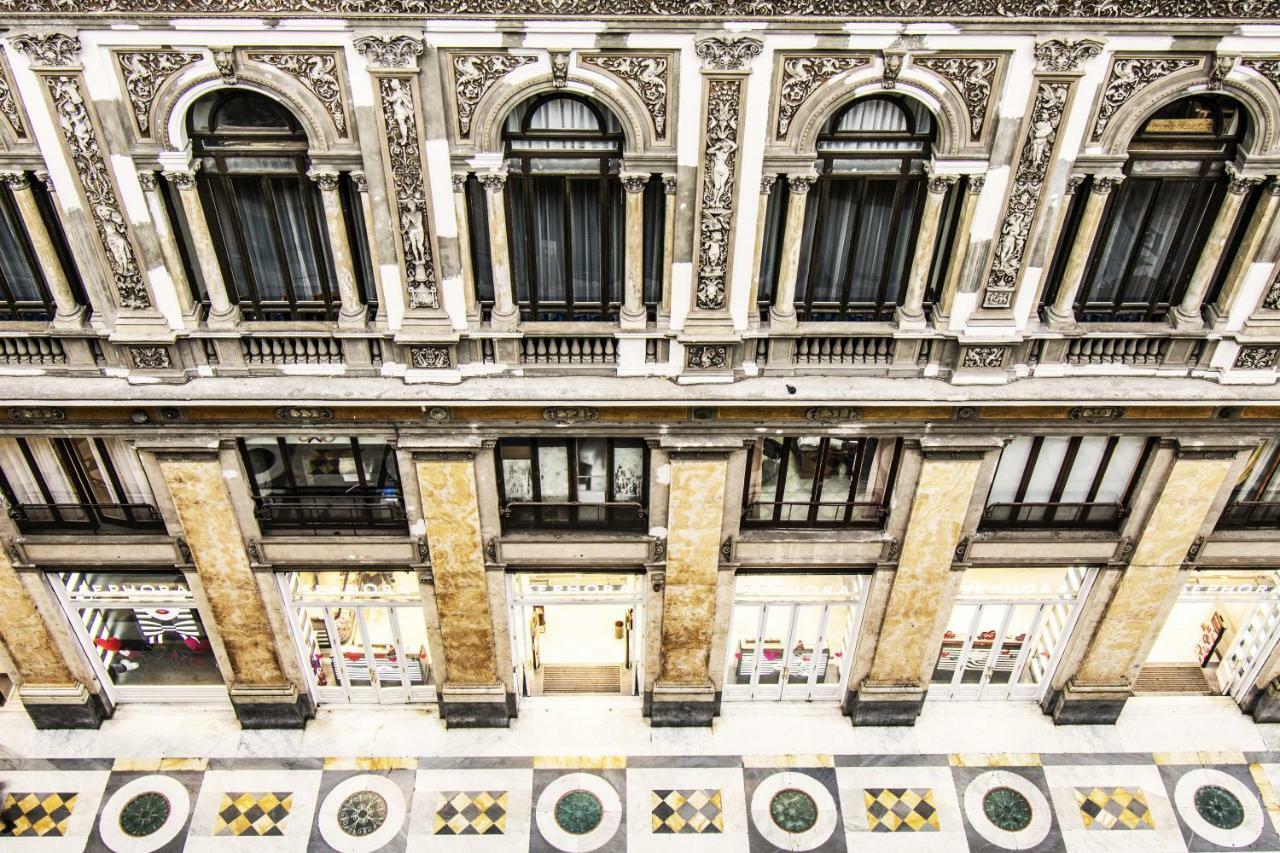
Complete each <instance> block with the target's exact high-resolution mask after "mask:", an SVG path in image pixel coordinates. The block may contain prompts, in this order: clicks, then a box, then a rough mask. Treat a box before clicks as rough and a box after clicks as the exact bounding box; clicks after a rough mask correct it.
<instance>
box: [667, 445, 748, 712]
mask: <svg viewBox="0 0 1280 853" xmlns="http://www.w3.org/2000/svg"><path fill="white" fill-rule="evenodd" d="M728 470H729V456H728V453H726V452H712V451H693V452H689V451H683V452H682V451H673V452H672V454H671V492H670V495H671V497H670V503H669V510H668V513H667V573H666V587H665V589H664V591H663V604H662V649H661V658H660V660H661V664H660V668H659V674H658V680H657V681H656V682H655V683H654V686H653V697H652V698H653V701H652V703H651V712H650V722H651V723H652V724H653V725H655V726H689V725H710V724H711V719H712V717H713V716H714V715H715V704H716V703H715V687H714V686H713V684H712V682H711V675H710V671H709V663H710V659H711V638H712V632H713V629H714V627H715V620H716V583H717V580H718V577H717V574H718V571H719V566H720V531H721V523H722V521H723V519H724V498H725V478H726V476H727V475H728Z"/></svg>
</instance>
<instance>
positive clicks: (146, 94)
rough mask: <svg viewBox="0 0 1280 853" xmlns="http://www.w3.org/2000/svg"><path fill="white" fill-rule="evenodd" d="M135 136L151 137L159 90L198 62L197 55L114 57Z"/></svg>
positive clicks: (132, 54) (157, 52)
mask: <svg viewBox="0 0 1280 853" xmlns="http://www.w3.org/2000/svg"><path fill="white" fill-rule="evenodd" d="M115 57H116V63H117V64H118V65H119V66H120V75H121V77H123V78H124V91H125V94H126V95H128V97H129V106H130V108H131V112H132V113H133V123H134V126H135V127H136V128H137V129H138V133H140V134H141V135H143V136H150V135H151V105H152V103H153V102H154V101H155V99H156V93H157V92H158V91H160V89H161V87H163V86H164V84H165V83H166V82H167V81H168V80H169V78H170V77H172V76H173V75H174V74H177V73H178V72H179V71H181V70H182V69H183V68H186V67H187V66H188V65H192V64H193V63H196V62H199V61H200V60H201V59H203V57H202V56H201V55H200V54H199V53H189V52H186V51H178V50H122V51H118V52H116V54H115Z"/></svg>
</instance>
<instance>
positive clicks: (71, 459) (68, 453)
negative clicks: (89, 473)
mask: <svg viewBox="0 0 1280 853" xmlns="http://www.w3.org/2000/svg"><path fill="white" fill-rule="evenodd" d="M52 443H53V449H54V452H55V453H56V454H57V456H58V461H59V462H60V463H61V466H62V474H63V476H64V477H66V478H67V480H68V481H70V483H71V488H73V489H75V492H76V495H77V497H79V500H78V501H76V503H80V504H84V505H85V506H86V507H89V506H93V505H95V504H96V503H97V501H95V500H94V497H93V490H92V489H90V488H89V481H88V478H87V477H86V476H85V473H84V470H83V468H82V467H81V465H80V460H79V459H77V458H76V455H75V451H74V450H73V449H72V447H71V440H70V439H68V438H55V439H53V442H52ZM85 516H86V517H88V518H89V519H92V520H93V521H94V522H95V524H96V521H97V519H96V518H94V516H93V514H92V513H91V512H90V511H88V510H87V509H86V511H85Z"/></svg>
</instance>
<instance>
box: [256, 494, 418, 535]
mask: <svg viewBox="0 0 1280 853" xmlns="http://www.w3.org/2000/svg"><path fill="white" fill-rule="evenodd" d="M254 505H255V506H254V516H255V517H256V518H257V519H258V524H259V526H261V527H262V530H263V532H264V533H265V532H273V533H275V532H281V531H288V532H290V533H305V534H314V535H317V536H321V535H338V534H351V535H353V536H354V535H359V534H362V533H369V532H393V533H394V532H400V533H405V532H406V528H405V521H406V518H405V512H404V500H403V498H402V497H401V495H400V493H399V492H389V493H386V494H383V493H379V494H371V495H367V494H341V495H260V496H258V497H255V498H254Z"/></svg>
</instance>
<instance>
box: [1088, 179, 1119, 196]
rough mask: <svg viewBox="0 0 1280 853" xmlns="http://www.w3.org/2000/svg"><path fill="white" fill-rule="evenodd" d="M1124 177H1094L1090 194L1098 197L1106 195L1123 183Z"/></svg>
mask: <svg viewBox="0 0 1280 853" xmlns="http://www.w3.org/2000/svg"><path fill="white" fill-rule="evenodd" d="M1124 178H1125V176H1124V175H1094V176H1093V185H1092V192H1095V193H1097V194H1098V195H1107V194H1108V193H1110V192H1111V191H1112V190H1113V189H1115V188H1116V187H1118V186H1120V185H1121V184H1123V183H1124Z"/></svg>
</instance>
